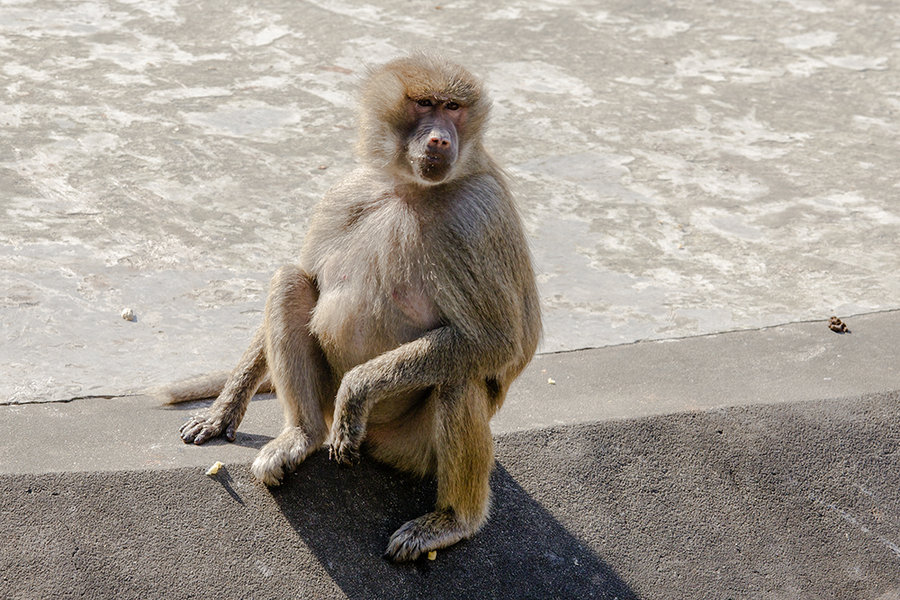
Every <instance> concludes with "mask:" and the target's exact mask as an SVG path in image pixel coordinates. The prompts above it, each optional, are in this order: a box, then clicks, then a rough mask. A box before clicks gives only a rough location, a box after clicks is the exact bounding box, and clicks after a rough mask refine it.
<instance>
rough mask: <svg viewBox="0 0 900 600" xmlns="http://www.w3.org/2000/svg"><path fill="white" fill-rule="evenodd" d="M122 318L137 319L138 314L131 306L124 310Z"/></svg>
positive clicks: (127, 319)
mask: <svg viewBox="0 0 900 600" xmlns="http://www.w3.org/2000/svg"><path fill="white" fill-rule="evenodd" d="M122 318H123V319H125V320H126V321H137V315H136V314H134V309H131V308H126V309H124V310H122Z"/></svg>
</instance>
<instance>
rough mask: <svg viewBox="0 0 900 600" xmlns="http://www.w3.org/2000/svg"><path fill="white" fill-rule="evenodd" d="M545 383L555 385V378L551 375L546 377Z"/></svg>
mask: <svg viewBox="0 0 900 600" xmlns="http://www.w3.org/2000/svg"><path fill="white" fill-rule="evenodd" d="M547 383H549V384H550V385H556V380H555V379H553V378H552V377H548V378H547Z"/></svg>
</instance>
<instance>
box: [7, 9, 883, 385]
mask: <svg viewBox="0 0 900 600" xmlns="http://www.w3.org/2000/svg"><path fill="white" fill-rule="evenodd" d="M898 28H900V9H898V5H897V4H896V3H895V2H890V1H883V2H877V1H859V0H852V1H851V0H834V1H825V0H785V1H778V2H746V1H739V0H725V1H722V2H693V1H691V2H688V1H687V0H680V1H660V2H656V1H654V2H650V1H642V2H633V1H631V0H628V1H626V0H618V1H613V0H611V1H608V2H604V3H602V4H597V3H596V2H578V1H568V2H566V1H550V0H543V1H542V0H537V1H532V0H528V1H527V2H526V1H521V2H512V3H507V4H506V5H505V6H503V7H495V6H486V5H485V4H484V3H482V2H475V1H471V0H461V1H458V2H453V3H447V4H440V5H438V4H436V3H434V2H432V3H427V2H426V3H422V2H402V3H392V2H387V1H383V2H368V3H351V2H342V1H328V2H303V3H300V2H277V1H274V0H268V1H263V2H255V3H252V4H250V5H248V4H247V3H245V2H237V1H235V0H222V1H218V2H180V1H178V0H168V1H165V0H159V1H154V2H138V1H134V0H128V1H113V0H94V1H84V2H68V1H66V2H63V1H59V2H54V1H51V0H34V1H29V0H20V1H2V2H0V399H2V400H5V401H13V402H30V401H41V400H54V399H67V398H72V397H76V396H84V395H98V394H119V393H123V392H126V391H129V390H133V389H137V388H140V387H143V386H145V385H147V384H152V383H158V382H162V381H167V380H170V379H172V378H175V377H181V376H187V375H191V374H195V373H199V372H204V371H207V370H209V369H219V368H223V367H229V366H231V364H232V363H233V362H234V361H235V360H236V358H237V356H238V355H239V354H240V352H241V350H242V349H243V347H244V345H245V344H246V343H247V341H248V339H249V337H250V332H251V330H252V329H253V328H254V327H255V326H256V325H257V323H258V322H259V320H260V317H261V309H262V306H263V301H264V297H265V290H266V286H267V281H268V278H269V276H270V273H272V272H273V271H274V269H275V268H276V267H277V266H278V265H280V264H282V263H286V262H290V261H292V259H293V258H294V257H295V256H296V253H297V249H298V247H299V245H300V242H301V240H302V236H303V231H304V228H305V224H306V221H307V219H308V217H309V214H310V211H311V208H312V206H313V205H314V203H315V202H316V200H317V199H318V198H319V197H320V196H321V195H322V193H323V192H324V191H325V190H326V189H327V188H328V187H329V186H330V185H331V184H333V183H334V182H335V181H336V180H337V179H338V178H339V177H340V176H341V175H342V174H344V173H346V172H347V171H349V169H350V167H351V164H352V160H353V159H352V157H351V148H352V145H353V142H354V131H353V96H354V91H355V89H356V87H357V84H358V81H359V79H360V77H361V76H362V75H363V73H364V66H365V65H366V64H377V63H381V62H383V61H385V60H387V59H389V58H392V57H394V56H397V55H400V54H402V53H404V52H406V51H407V50H409V49H412V48H417V47H432V48H434V47H437V48H440V49H445V50H446V52H447V53H448V54H449V55H450V56H451V57H453V58H456V59H458V60H460V61H462V62H464V63H465V64H467V65H468V66H470V68H471V69H472V70H473V71H475V72H477V73H479V74H481V75H483V76H484V77H485V78H486V80H487V83H488V87H489V89H490V90H491V91H492V93H493V97H494V99H495V111H494V118H493V124H492V129H491V131H490V134H489V146H490V147H491V148H492V149H493V150H495V151H496V153H497V154H499V155H501V156H502V159H503V160H502V162H503V163H504V164H505V165H506V166H507V167H508V169H509V172H510V173H511V175H512V176H513V177H514V178H515V179H516V190H517V192H518V196H519V199H520V204H521V207H522V213H523V216H524V219H525V222H526V224H527V227H528V231H529V234H530V236H531V239H532V242H533V251H534V255H535V260H536V265H537V270H538V273H539V280H540V286H541V287H540V290H541V296H542V302H543V305H544V310H545V324H546V335H545V339H544V342H543V347H542V348H543V350H544V351H556V350H566V349H575V348H583V347H597V346H604V345H610V344H617V343H623V342H631V341H634V340H638V339H660V338H671V337H679V336H686V335H694V334H700V333H709V332H717V331H725V330H730V329H736V328H737V329H740V328H755V327H759V326H765V325H771V324H776V323H784V322H790V321H796V320H805V319H812V318H815V319H827V317H828V316H830V315H831V314H840V315H841V316H844V315H847V314H853V313H861V312H867V311H875V310H884V309H891V308H897V307H898V298H900V279H898V277H897V273H898V272H900V254H898V252H897V239H898V236H900V203H898V202H897V196H898V193H900V180H898V170H897V165H898V164H900V145H898V144H897V143H896V140H897V139H898V134H900V119H898V116H897V115H898V111H900V92H898V90H900V76H898V68H900V67H898V59H900V42H898V38H897V33H896V32H897V30H898ZM126 307H128V308H132V309H133V310H134V311H135V313H136V315H137V320H136V321H135V322H129V321H125V320H123V319H122V318H121V313H122V310H123V309H124V308H126Z"/></svg>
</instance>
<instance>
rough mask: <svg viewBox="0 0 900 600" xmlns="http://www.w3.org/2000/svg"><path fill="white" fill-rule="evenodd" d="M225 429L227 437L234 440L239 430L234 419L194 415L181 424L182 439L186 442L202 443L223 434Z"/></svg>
mask: <svg viewBox="0 0 900 600" xmlns="http://www.w3.org/2000/svg"><path fill="white" fill-rule="evenodd" d="M223 431H224V432H225V439H227V440H228V441H229V442H233V441H234V436H235V433H236V431H237V424H236V423H235V421H234V419H232V420H231V421H226V420H225V419H223V418H221V417H217V416H205V415H194V416H193V417H191V418H190V419H188V420H187V422H186V423H185V424H184V425H182V426H181V440H182V441H183V442H184V443H185V444H202V443H203V442H205V441H207V440H210V439H212V438H214V437H216V436H218V435H221V434H222V432H223Z"/></svg>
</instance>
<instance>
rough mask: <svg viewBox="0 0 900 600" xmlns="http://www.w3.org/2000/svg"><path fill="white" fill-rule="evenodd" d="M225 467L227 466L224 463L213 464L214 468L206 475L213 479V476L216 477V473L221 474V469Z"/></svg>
mask: <svg viewBox="0 0 900 600" xmlns="http://www.w3.org/2000/svg"><path fill="white" fill-rule="evenodd" d="M224 466H225V464H224V463H222V462H219V461H216V462H215V464H213V466H211V467H210V468H209V470H208V471H207V472H206V474H207V475H209V476H210V477H212V476H213V475H215V474H216V473H218V472H219V469H221V468H222V467H224Z"/></svg>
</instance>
